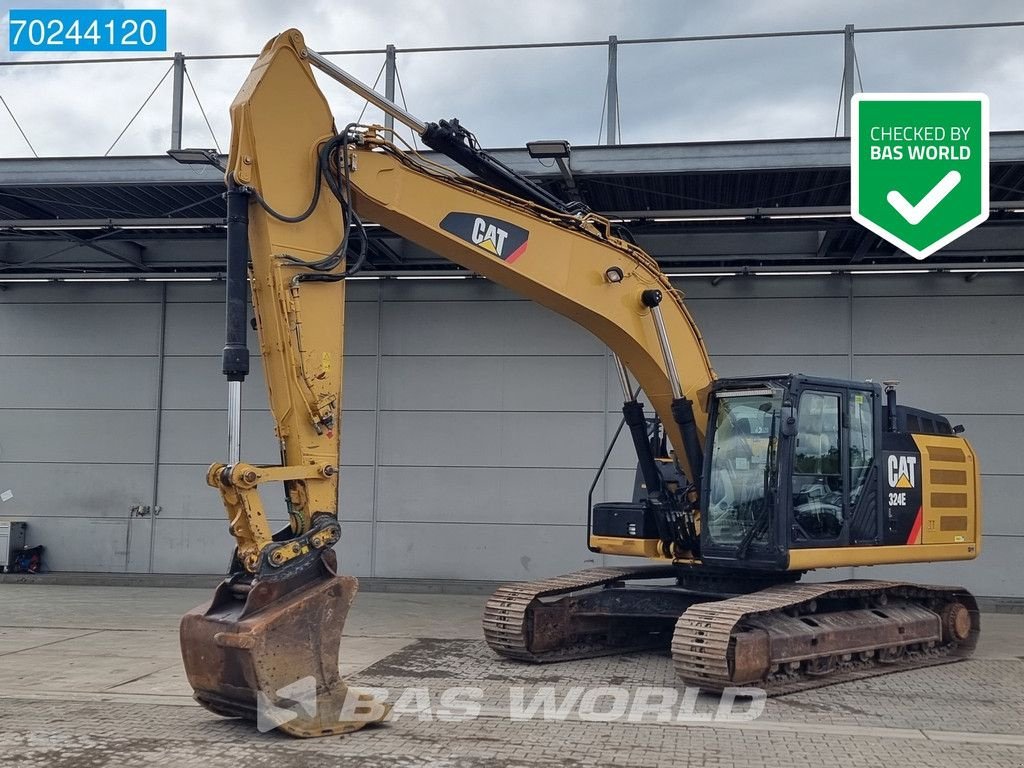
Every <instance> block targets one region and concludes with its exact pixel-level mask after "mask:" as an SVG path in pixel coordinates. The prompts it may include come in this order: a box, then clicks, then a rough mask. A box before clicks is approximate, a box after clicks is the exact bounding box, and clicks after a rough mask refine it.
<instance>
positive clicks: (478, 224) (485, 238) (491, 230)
mask: <svg viewBox="0 0 1024 768" xmlns="http://www.w3.org/2000/svg"><path fill="white" fill-rule="evenodd" d="M506 237H508V232H506V231H505V230H504V229H501V228H500V227H498V225H497V224H488V223H487V222H486V221H484V220H483V219H481V218H480V217H479V216H477V217H476V221H474V222H473V242H474V243H476V244H477V245H479V246H480V247H481V248H483V249H484V250H485V251H490V252H491V253H493V254H494V255H495V256H501V252H502V250H503V249H504V248H505V238H506Z"/></svg>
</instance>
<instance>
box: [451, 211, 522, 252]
mask: <svg viewBox="0 0 1024 768" xmlns="http://www.w3.org/2000/svg"><path fill="white" fill-rule="evenodd" d="M441 229H443V230H444V231H445V232H450V233H451V234H453V235H455V236H456V237H458V238H459V239H460V240H465V241H466V242H468V243H472V244H473V245H475V246H477V247H479V248H480V249H481V250H484V251H486V252H487V253H489V254H490V255H491V256H496V257H497V258H499V259H501V260H502V261H504V262H506V263H508V264H511V263H512V262H513V261H515V260H516V259H518V258H519V257H520V256H522V255H523V253H524V252H525V251H526V242H527V239H528V238H529V236H530V233H529V232H527V231H526V230H525V229H523V228H522V227H517V226H516V225H515V224H510V223H509V222H507V221H502V220H501V219H492V218H491V217H489V216H482V215H478V214H475V213H461V212H452V213H449V214H448V215H447V216H445V217H444V219H442V221H441Z"/></svg>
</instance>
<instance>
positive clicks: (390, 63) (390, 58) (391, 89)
mask: <svg viewBox="0 0 1024 768" xmlns="http://www.w3.org/2000/svg"><path fill="white" fill-rule="evenodd" d="M397 72H398V62H397V60H396V57H395V46H393V45H392V44H391V43H388V47H387V50H386V52H385V53H384V96H385V98H387V100H388V101H390V102H394V101H395V74H396V73H397ZM384 127H385V128H387V129H388V130H389V131H392V130H394V128H395V117H394V115H392V114H391V113H390V112H385V113H384Z"/></svg>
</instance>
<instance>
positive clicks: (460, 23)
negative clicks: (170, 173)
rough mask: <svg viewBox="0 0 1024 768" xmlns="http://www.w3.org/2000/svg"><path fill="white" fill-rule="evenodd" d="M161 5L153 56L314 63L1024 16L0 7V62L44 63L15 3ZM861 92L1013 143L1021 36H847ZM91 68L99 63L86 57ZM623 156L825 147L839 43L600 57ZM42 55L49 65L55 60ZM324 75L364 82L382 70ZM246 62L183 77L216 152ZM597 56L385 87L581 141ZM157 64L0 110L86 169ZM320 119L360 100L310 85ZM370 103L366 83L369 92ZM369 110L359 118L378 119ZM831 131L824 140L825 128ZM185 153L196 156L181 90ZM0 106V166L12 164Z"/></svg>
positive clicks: (68, 85) (236, 3)
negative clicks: (507, 46)
mask: <svg viewBox="0 0 1024 768" xmlns="http://www.w3.org/2000/svg"><path fill="white" fill-rule="evenodd" d="M79 5H80V6H82V7H90V8H94V7H101V6H102V7H126V8H147V7H148V8H152V7H165V8H167V10H168V25H169V30H168V37H169V39H168V48H169V51H175V50H179V51H182V52H183V53H185V54H186V55H190V54H191V55H195V54H210V53H243V52H255V51H258V50H259V49H260V48H261V47H262V45H263V44H264V43H265V42H266V40H267V39H268V38H269V37H271V36H272V35H274V34H276V33H277V32H279V31H281V30H283V29H285V28H287V27H293V26H294V27H298V28H299V29H301V30H302V31H303V32H304V33H305V35H306V39H307V41H308V42H309V43H310V45H311V46H312V47H314V48H318V49H321V50H338V49H356V48H380V49H383V48H384V46H385V45H386V44H388V43H393V44H394V45H396V46H397V47H398V48H399V50H401V49H402V48H403V47H413V46H433V45H469V44H478V43H480V44H483V43H529V42H548V41H574V40H601V39H606V38H607V37H608V35H612V34H614V35H618V36H619V38H637V37H660V36H678V35H708V34H722V33H750V32H766V31H789V30H810V29H841V28H842V26H843V25H844V24H847V23H853V24H855V25H857V26H858V27H872V26H900V25H919V24H949V23H972V22H986V21H1009V20H1014V19H1018V18H1021V19H1024V8H1022V6H1021V4H1020V3H1019V2H1013V1H1012V0H992V1H991V2H985V3H976V2H975V3H969V2H963V0H935V1H933V2H927V1H925V0H921V1H920V2H894V1H892V0H890V1H889V2H885V1H882V0H870V1H868V2H858V3H851V2H841V1H839V0H834V1H832V0H774V1H773V2H758V1H756V0H740V1H736V0H720V1H718V2H712V1H711V0H708V1H706V2H705V1H699V2H698V1H693V0H690V1H684V0H676V1H673V0H647V1H645V0H623V1H621V2H620V1H619V0H591V1H589V2H586V1H584V0H559V1H557V2H555V1H553V0H515V2H510V1H509V0H505V1H504V2H495V1H493V0H488V1H487V2H484V1H479V2H470V1H469V0H448V1H447V2H444V1H442V0H432V1H431V0H406V1H404V2H403V1H401V0H390V1H388V0H376V2H369V3H367V2H363V3H349V2H343V0H333V1H332V0H292V1H291V2H281V1H280V0H277V1H276V2H275V1H274V0H171V1H170V2H166V3H152V2H132V1H131V0H127V1H126V2H102V1H101V0H91V1H90V2H87V3H76V2H74V0H58V1H56V2H32V1H31V0H16V1H15V2H10V0H0V16H2V19H0V25H2V27H3V28H2V30H0V60H10V59H11V58H18V57H22V58H30V59H34V60H39V59H45V58H46V57H48V56H53V57H58V56H56V55H54V54H11V53H9V52H7V37H8V31H7V12H8V10H9V9H10V8H11V7H12V6H13V7H17V8H26V7H36V6H50V7H61V8H67V7H76V6H79ZM857 54H858V61H859V65H860V74H861V77H862V80H863V85H864V90H866V91H982V92H986V93H988V94H989V97H990V99H991V109H992V128H993V130H1010V129H1024V99H1022V98H1021V95H1020V94H1021V92H1022V86H1024V27H1021V28H1010V29H982V30H970V31H941V32H917V33H898V34H894V33H887V34H862V35H859V36H858V37H857ZM102 55H104V56H106V55H107V54H102ZM618 56H619V97H620V113H621V132H622V141H623V142H624V143H644V142H676V141H702V140H716V139H753V138H782V137H796V136H831V135H832V134H833V131H834V128H835V122H836V109H837V105H838V100H839V88H840V83H841V78H842V67H843V41H842V36H841V35H836V36H824V37H808V38H796V39H794V38H781V39H769V40H754V41H750V40H740V41H728V42H698V43H668V44H659V45H624V46H621V47H620V48H619V54H618ZM64 57H65V56H64V55H60V56H59V58H64ZM336 61H337V62H338V63H339V64H340V65H341V66H343V67H345V68H347V69H349V70H350V71H352V72H353V73H354V74H356V75H357V76H358V77H360V78H361V79H363V80H365V81H368V82H371V83H372V82H373V81H374V79H375V78H376V77H377V74H378V72H379V70H380V68H381V65H382V64H383V56H382V55H373V56H368V55H364V56H345V57H338V58H337V59H336ZM249 66H251V62H249V61H232V62H202V61H196V62H190V63H189V65H188V70H189V74H190V76H191V78H192V81H193V83H194V85H195V88H196V90H197V92H198V94H199V98H200V100H201V102H202V104H203V106H204V107H205V109H206V112H207V114H208V116H209V118H210V120H211V122H212V124H213V129H214V133H215V134H216V138H217V140H218V141H219V143H220V146H221V147H222V148H223V147H225V146H226V144H227V142H228V134H229V127H228V119H227V107H228V104H229V103H230V101H231V98H232V97H233V96H234V93H235V91H236V90H237V88H238V86H239V85H240V84H241V83H242V81H243V79H244V77H245V74H246V72H247V70H248V68H249ZM606 66H607V50H606V48H604V47H595V48H567V49H556V50H517V51H501V52H495V51H485V52H458V53H429V54H405V55H403V54H402V53H401V52H400V53H399V57H398V72H399V77H400V78H401V82H402V86H403V90H404V93H405V97H406V100H407V104H408V108H409V111H411V112H412V113H413V114H415V115H417V116H418V117H420V118H422V119H426V120H437V119H439V118H442V117H452V116H456V117H458V118H460V120H461V121H462V122H463V123H464V124H465V125H467V126H468V127H470V129H471V130H473V131H474V132H475V133H476V134H477V136H478V138H479V139H480V141H481V143H482V144H483V145H484V146H490V147H501V146H521V145H522V144H523V143H524V142H526V141H528V140H530V139H536V138H566V139H569V140H570V141H571V142H572V143H573V144H577V145H581V144H594V143H597V140H598V135H599V130H600V128H601V125H602V123H601V113H602V105H603V96H604V90H605V77H606V71H607V70H606ZM167 67H168V64H167V63H165V62H147V63H128V64H104V65H84V64H81V65H73V66H45V67H36V66H32V67H27V66H26V67H0V96H3V97H4V99H5V100H6V101H7V103H8V104H9V106H10V108H11V109H12V110H13V111H14V114H15V115H16V117H17V118H18V120H19V121H20V123H21V125H22V127H23V128H24V129H25V132H26V134H27V135H28V138H29V140H30V141H31V142H32V143H33V145H34V146H35V149H36V151H37V152H38V153H39V154H40V155H42V156H59V155H102V154H104V153H105V152H106V151H107V149H108V147H109V146H110V145H111V143H112V142H113V141H114V139H115V138H116V137H117V135H118V133H119V132H120V131H121V129H122V128H124V126H125V124H126V123H127V122H128V121H129V119H130V118H131V116H132V115H133V114H134V113H135V111H136V110H137V109H138V108H139V106H140V105H141V104H142V103H143V101H144V99H145V98H146V95H147V94H148V93H149V92H150V91H151V90H152V88H153V87H154V86H155V85H156V83H157V82H158V81H159V80H160V78H161V76H162V75H163V74H164V73H165V71H166V70H167ZM322 84H323V86H324V88H325V91H327V93H328V96H329V99H330V101H331V103H332V105H333V107H334V109H335V115H336V118H337V122H338V123H339V124H341V123H346V122H349V121H350V120H352V119H354V118H356V117H357V116H358V114H359V110H360V109H361V107H362V104H361V102H360V101H359V100H358V99H357V98H356V97H354V96H351V95H349V94H347V93H346V92H345V91H344V90H343V88H342V87H341V86H340V85H338V84H335V83H333V82H322ZM379 89H380V90H383V83H381V85H380V86H379ZM170 98H171V81H170V77H168V78H167V79H166V80H165V81H164V83H163V85H162V86H161V88H160V89H159V90H158V91H157V92H156V94H155V95H154V96H153V98H152V100H151V101H150V102H149V104H148V105H147V107H146V108H145V110H143V112H142V114H141V115H140V116H139V117H138V119H137V120H136V121H135V123H133V124H132V126H131V127H130V128H129V130H128V131H127V132H126V133H125V135H124V137H123V138H122V139H121V140H120V141H119V142H118V144H117V146H116V147H115V148H114V149H113V154H149V153H161V152H163V151H164V150H165V149H166V148H167V146H168V145H169V138H170V137H169V134H170V110H171V108H170ZM379 120H380V115H379V112H374V111H373V110H368V111H367V113H366V115H365V116H364V122H369V121H379ZM840 129H841V127H840ZM184 134H185V137H184V144H185V145H186V146H212V144H213V138H211V136H210V133H209V131H208V130H207V128H206V125H205V123H204V122H203V119H202V116H201V114H200V111H199V108H198V106H197V105H196V102H195V99H194V97H193V96H192V93H191V92H190V90H189V89H188V88H187V86H186V102H185V128H184ZM28 154H30V153H29V150H28V147H27V146H26V144H25V142H24V140H23V139H22V138H21V136H20V134H19V133H18V131H17V129H16V128H15V126H14V124H13V122H12V121H11V119H10V116H9V115H8V114H7V113H6V112H5V111H4V110H3V109H2V107H0V157H13V156H24V155H28Z"/></svg>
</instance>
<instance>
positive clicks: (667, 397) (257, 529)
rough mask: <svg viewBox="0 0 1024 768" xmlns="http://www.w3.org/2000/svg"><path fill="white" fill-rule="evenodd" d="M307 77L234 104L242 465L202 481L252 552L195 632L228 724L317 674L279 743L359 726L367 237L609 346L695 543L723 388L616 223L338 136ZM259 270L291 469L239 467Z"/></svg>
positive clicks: (263, 73) (193, 641)
mask: <svg viewBox="0 0 1024 768" xmlns="http://www.w3.org/2000/svg"><path fill="white" fill-rule="evenodd" d="M311 61H313V62H314V63H316V64H317V65H318V66H319V67H320V68H321V69H325V70H326V71H327V72H328V73H329V74H335V73H334V72H332V69H333V67H332V65H330V63H329V62H327V61H326V60H325V59H323V58H322V57H319V55H318V54H315V53H314V52H312V51H309V50H307V48H306V46H305V43H304V41H303V39H302V36H301V34H300V33H299V32H297V31H296V30H289V31H287V32H284V33H282V34H281V35H278V36H277V37H276V38H274V39H273V40H271V41H270V42H269V43H268V44H267V46H266V47H265V48H264V50H263V52H262V54H261V56H260V58H259V59H258V61H257V62H256V64H255V65H254V67H253V69H252V72H251V73H250V75H249V77H248V79H247V80H246V82H245V84H244V85H243V87H242V89H241V91H240V92H239V94H238V96H237V97H236V99H235V101H234V103H233V104H232V106H231V120H232V140H231V151H230V158H229V167H228V172H227V185H228V192H227V199H228V277H227V284H228V287H227V293H228V302H227V307H228V311H227V327H228V344H227V346H226V347H225V352H224V373H225V374H226V375H227V377H228V379H229V387H230V389H229V393H230V395H229V419H230V423H231V425H232V429H229V433H231V434H230V436H229V440H230V442H231V445H230V446H229V460H228V462H227V463H217V464H214V465H212V466H211V467H210V470H209V473H208V477H207V479H208V482H209V484H210V485H212V486H214V487H215V488H217V489H218V490H219V491H220V493H221V496H222V499H223V503H224V507H225V512H226V515H227V518H228V521H229V530H230V532H231V534H232V536H233V537H234V538H235V540H236V542H237V549H236V554H235V558H234V561H233V563H232V567H231V574H230V576H229V578H228V579H227V580H226V581H225V583H224V584H222V586H221V587H220V588H219V589H218V592H217V594H216V595H215V597H214V599H213V601H212V603H211V604H209V605H205V606H200V607H199V608H197V609H196V610H195V611H193V612H191V613H190V614H189V615H187V616H186V617H185V619H184V620H183V623H182V648H183V655H184V657H185V665H186V669H187V671H188V673H189V679H190V682H191V683H192V685H193V688H194V689H195V690H196V697H197V699H198V700H199V701H200V702H202V703H204V704H205V705H206V706H208V707H209V708H211V709H213V710H214V711H217V712H220V713H222V714H235V715H243V716H248V717H256V716H258V715H260V713H261V712H262V711H263V709H265V708H266V707H263V709H261V702H264V703H265V702H279V700H280V699H281V694H280V690H281V689H282V688H287V687H288V686H289V685H290V684H291V683H292V682H293V681H294V680H297V679H299V678H301V677H302V674H303V672H304V671H305V674H312V676H313V677H314V678H315V679H316V681H317V684H316V690H317V702H318V705H317V707H315V708H314V709H316V710H317V713H318V714H317V715H316V717H310V716H307V715H303V716H302V717H298V718H290V719H288V721H287V722H285V723H284V724H282V725H281V727H282V728H283V729H284V730H286V731H288V732H290V733H293V734H295V735H319V734H321V733H336V732H343V731H345V730H353V729H354V728H356V727H359V725H361V724H362V722H357V721H356V720H352V719H351V718H350V719H348V720H346V719H345V717H344V716H343V714H342V712H343V711H348V710H345V707H346V706H348V707H349V710H350V709H351V706H350V702H348V703H346V702H347V699H349V698H350V695H349V693H348V691H347V689H346V688H345V686H344V683H342V682H341V681H340V677H339V676H338V674H337V671H336V669H337V663H336V661H337V649H338V641H339V639H340V635H341V629H342V624H343V621H344V615H345V613H346V612H347V605H348V604H349V603H350V602H351V600H352V597H353V596H354V593H355V588H356V587H355V580H354V579H351V578H350V577H341V576H337V575H336V572H335V571H336V567H335V558H334V555H333V552H332V547H333V545H334V544H335V543H336V542H337V540H338V538H339V536H340V528H339V526H338V522H337V512H338V510H337V492H338V463H339V452H340V417H341V409H342V392H341V383H342V363H343V352H344V350H343V338H344V312H343V309H344V298H345V277H346V276H347V275H348V274H349V273H350V272H351V270H352V266H350V265H349V264H348V263H347V261H346V256H347V254H348V253H349V252H352V251H356V252H359V251H360V250H362V251H363V252H365V247H366V239H365V238H366V233H365V231H364V230H363V228H362V221H363V220H368V221H371V222H374V223H376V224H379V225H381V226H383V227H386V228H387V229H389V230H390V231H392V232H394V233H396V234H398V235H400V236H402V237H404V238H406V239H407V240H409V241H411V242H413V243H416V244H417V245H419V246H422V247H423V248H426V249H429V250H430V251H432V252H434V253H437V254H439V255H440V256H442V257H444V258H446V259H448V260H450V261H452V262H454V263H457V264H459V265H461V266H463V267H465V268H466V269H467V270H471V271H472V272H474V273H477V274H479V275H482V276H483V277H486V278H488V279H490V280H492V281H494V282H495V283H498V284H500V285H502V286H504V287H506V288H508V289H510V290H511V291H514V292H515V293H517V294H519V295H521V296H524V297H525V298H528V299H531V300H533V301H535V302H537V303H539V304H541V305H543V306H545V307H548V308H549V309H551V310H553V311H555V312H557V313H558V314H560V315H563V316H565V317H567V318H569V319H571V320H573V321H575V322H576V323H578V324H579V325H581V326H582V327H583V328H585V329H586V330H588V331H590V332H591V333H593V334H594V335H595V336H597V337H598V338H600V339H601V340H602V341H603V342H604V343H605V344H606V345H607V346H608V347H609V348H610V349H611V351H612V352H613V353H614V355H615V358H616V362H617V365H618V367H619V374H620V379H621V381H622V383H623V392H624V401H625V406H624V414H625V416H626V420H627V422H629V425H630V429H631V432H632V433H633V436H634V442H635V443H636V445H637V447H638V451H640V452H643V451H644V450H645V448H646V450H647V452H648V454H649V453H650V447H649V441H648V439H647V425H646V420H645V417H644V414H643V406H642V405H641V404H640V403H639V402H638V401H637V399H636V393H637V389H636V386H634V383H633V381H632V380H631V378H630V376H632V377H633V379H635V383H636V385H637V386H638V387H639V390H642V391H643V393H644V395H645V396H646V399H647V401H648V402H649V404H650V406H651V407H652V408H653V410H654V412H655V413H656V414H657V416H658V417H659V419H660V421H661V423H662V424H663V426H664V429H665V432H666V435H667V437H668V440H669V442H670V443H671V445H672V447H673V448H674V449H675V451H674V453H675V459H676V462H677V464H678V467H679V470H680V471H681V474H682V475H683V476H684V477H685V478H686V482H685V483H684V486H685V487H684V488H682V489H678V493H677V497H678V496H682V495H686V496H687V498H688V500H689V501H688V504H689V508H688V514H689V515H690V520H691V524H690V529H691V530H693V529H694V528H695V526H696V525H699V498H698V489H699V482H700V475H701V472H700V461H701V448H702V445H703V441H704V436H705V432H706V429H707V412H706V402H707V397H708V392H709V389H710V386H711V384H712V382H713V381H714V379H715V374H714V371H713V370H712V367H711V364H710V361H709V359H708V356H707V352H706V351H705V348H704V344H703V341H702V339H701V336H700V333H699V331H698V330H697V327H696V325H695V323H694V321H693V319H692V318H691V317H690V314H689V313H688V311H687V310H686V308H685V306H684V305H683V301H682V296H681V295H680V293H679V292H678V291H677V290H676V289H675V288H673V286H672V285H671V284H670V283H669V281H668V280H667V278H666V277H665V276H664V275H663V274H662V273H661V271H660V270H659V268H658V266H657V264H656V263H655V262H654V260H653V259H651V258H650V257H649V256H648V255H647V254H645V253H644V252H643V251H642V250H640V249H639V248H638V247H636V246H635V245H633V244H632V243H630V242H628V241H626V240H623V239H621V238H619V237H616V236H615V235H614V234H613V231H612V226H611V224H610V223H609V222H608V221H607V220H606V219H603V218H601V217H600V216H597V215H594V214H592V213H589V212H587V211H586V210H585V209H582V208H578V207H577V208H573V207H570V206H561V205H558V204H557V201H555V202H554V203H552V202H551V201H553V200H554V198H551V197H550V195H547V193H546V192H544V191H543V190H540V188H539V187H536V186H535V185H533V184H532V183H531V182H529V181H528V180H526V179H524V178H522V177H519V176H517V175H515V174H514V173H511V172H509V171H508V169H504V170H503V169H502V168H497V169H495V168H494V167H493V166H491V165H489V163H490V162H491V161H490V160H489V159H488V156H486V154H485V153H480V152H479V150H478V149H476V148H475V147H473V146H472V143H471V142H466V143H465V145H463V146H461V147H459V146H456V149H455V151H453V152H451V153H450V154H452V155H453V156H454V157H456V158H459V157H460V154H461V155H463V156H464V157H463V162H465V164H466V165H469V166H471V167H472V166H474V165H477V166H478V167H479V168H482V169H483V171H484V172H483V173H481V176H482V177H483V178H485V179H488V181H491V182H492V183H493V182H494V181H495V179H496V180H497V183H499V184H501V186H500V187H499V186H493V185H491V184H484V183H482V182H480V181H477V180H472V179H470V178H467V177H465V176H462V175H459V174H457V173H454V172H453V171H451V170H450V169H448V168H446V167H442V166H440V165H437V164H435V163H433V162H431V161H430V160H428V159H426V158H425V157H423V156H421V155H419V154H418V153H416V152H414V151H403V150H401V149H399V148H398V147H396V145H395V144H394V143H392V141H389V138H391V137H390V136H389V134H388V132H386V131H385V130H384V129H383V128H381V127H379V126H376V127H366V126H353V125H350V126H347V127H346V128H344V129H343V130H342V131H341V132H338V131H337V130H336V127H335V125H334V120H333V117H332V115H331V111H330V108H329V106H328V104H327V101H326V99H325V98H324V96H323V94H322V93H321V91H320V89H319V88H318V87H317V84H316V81H315V79H314V75H313V71H312V68H311V66H310V62H311ZM339 72H340V70H339ZM341 74H342V75H344V73H341ZM345 77H347V75H346V76H345ZM342 79H343V78H342ZM418 125H422V128H423V131H422V135H423V136H424V137H425V139H427V140H429V139H431V138H433V140H435V141H439V140H440V139H438V135H440V134H446V132H447V135H446V136H445V140H446V141H448V142H449V143H452V142H453V139H452V135H451V131H450V130H449V129H450V127H451V125H452V124H449V123H444V124H442V126H438V125H436V124H418ZM455 125H457V123H456V124H455ZM454 143H455V144H456V145H458V137H456V138H455V139H454ZM492 172H493V174H492ZM489 176H490V178H488V177H489ZM503 178H507V179H508V180H509V183H502V179H503ZM358 260H359V261H361V257H360V259H358ZM246 264H247V265H248V282H249V287H250V288H251V295H252V302H253V307H254V310H255V328H256V329H257V330H258V336H259V350H260V361H261V363H262V367H263V372H264V375H265V377H266V383H267V388H268V392H269V397H270V408H271V411H272V413H273V416H274V420H275V424H276V432H277V437H278V440H279V442H280V446H281V457H282V462H281V464H280V465H277V466H260V465H255V464H250V463H247V462H245V461H242V460H241V458H240V456H239V455H238V421H239V418H240V416H239V414H240V402H239V395H238V390H239V382H240V381H241V380H242V379H244V377H245V376H246V375H247V374H248V372H249V365H248V352H247V350H246V345H245V325H246V323H247V317H246V314H245V293H246V289H247V286H246V277H245V274H244V271H245V265H246ZM627 372H628V373H627ZM641 465H642V469H643V468H644V467H643V465H644V457H643V456H641ZM658 471H659V470H658V469H657V467H655V466H654V460H653V457H652V456H650V455H648V456H647V467H646V474H645V477H647V480H648V488H649V491H650V493H652V495H654V494H655V493H656V491H657V489H658V488H659V484H660V483H661V482H662V479H661V477H660V475H658ZM268 482H283V483H284V487H285V497H286V504H287V509H288V514H289V525H288V526H287V527H286V528H285V529H283V530H282V531H280V532H278V533H276V534H275V533H274V532H273V531H272V529H271V524H270V522H269V519H268V516H267V513H266V511H265V510H264V508H263V504H262V501H261V498H260V494H259V487H260V486H261V485H263V484H265V483H268ZM694 541H695V540H694V539H693V538H692V537H691V538H690V539H681V540H678V541H677V542H676V543H675V545H673V546H668V545H667V544H666V548H665V549H664V551H663V552H662V553H660V556H661V557H664V558H667V559H669V560H672V559H675V560H693V559H694V557H695V554H694V552H693V551H692V550H693V547H692V544H693V543H694ZM687 544H689V545H691V546H687ZM309 670H318V671H314V672H310V671H309ZM261 697H262V698H261ZM371 709H372V707H371ZM349 714H351V712H349Z"/></svg>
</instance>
